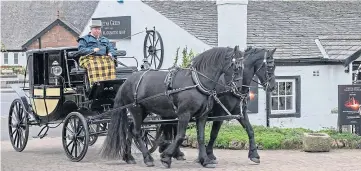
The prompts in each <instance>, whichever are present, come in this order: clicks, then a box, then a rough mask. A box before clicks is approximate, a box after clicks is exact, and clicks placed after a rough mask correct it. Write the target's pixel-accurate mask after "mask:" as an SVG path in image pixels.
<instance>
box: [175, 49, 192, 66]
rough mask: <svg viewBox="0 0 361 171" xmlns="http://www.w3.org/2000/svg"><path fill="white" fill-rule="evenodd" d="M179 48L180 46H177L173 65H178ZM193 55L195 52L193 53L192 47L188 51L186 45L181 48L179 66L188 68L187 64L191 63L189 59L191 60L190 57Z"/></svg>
mask: <svg viewBox="0 0 361 171" xmlns="http://www.w3.org/2000/svg"><path fill="white" fill-rule="evenodd" d="M179 49H180V47H178V48H177V52H176V56H175V58H174V63H173V67H175V66H179V65H178V59H179V55H178V54H179ZM194 56H195V54H194V52H193V50H192V49H191V50H190V51H189V52H188V48H187V47H185V48H183V50H182V63H181V65H180V66H179V67H181V68H188V67H189V65H190V64H191V61H192V59H193V58H194Z"/></svg>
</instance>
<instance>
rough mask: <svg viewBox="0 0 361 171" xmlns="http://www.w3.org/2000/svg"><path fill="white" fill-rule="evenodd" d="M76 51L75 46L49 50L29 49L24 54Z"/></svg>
mask: <svg viewBox="0 0 361 171" xmlns="http://www.w3.org/2000/svg"><path fill="white" fill-rule="evenodd" d="M63 50H66V51H76V50H78V47H76V46H66V47H55V48H53V47H49V48H41V49H30V50H27V51H26V53H27V54H31V53H44V52H50V51H63Z"/></svg>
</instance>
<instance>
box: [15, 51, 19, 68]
mask: <svg viewBox="0 0 361 171" xmlns="http://www.w3.org/2000/svg"><path fill="white" fill-rule="evenodd" d="M14 64H15V65H16V64H19V54H18V53H14Z"/></svg>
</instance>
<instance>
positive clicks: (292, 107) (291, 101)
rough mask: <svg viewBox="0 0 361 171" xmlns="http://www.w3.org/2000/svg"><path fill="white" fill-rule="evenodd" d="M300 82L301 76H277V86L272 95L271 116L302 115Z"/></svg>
mask: <svg viewBox="0 0 361 171" xmlns="http://www.w3.org/2000/svg"><path fill="white" fill-rule="evenodd" d="M300 84H301V82H300V76H278V77H276V88H275V90H274V91H273V92H272V93H271V97H270V100H271V116H270V117H300V98H301V93H300V91H301V90H300V86H301V85H300Z"/></svg>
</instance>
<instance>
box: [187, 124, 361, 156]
mask: <svg viewBox="0 0 361 171" xmlns="http://www.w3.org/2000/svg"><path fill="white" fill-rule="evenodd" d="M211 127H212V124H211V122H210V123H207V125H206V129H205V134H206V135H205V140H206V143H208V141H209V137H210V131H211ZM253 131H254V135H255V141H256V144H257V145H258V147H259V148H260V149H302V143H303V142H302V138H303V133H305V132H309V133H321V132H322V133H327V134H328V135H330V137H331V138H332V141H333V143H332V147H333V148H361V136H357V135H354V134H352V133H338V132H337V131H336V130H334V129H324V130H321V131H312V130H309V129H304V128H277V127H271V128H268V127H265V126H253ZM187 137H188V142H187V144H186V145H188V146H192V147H196V146H195V144H197V142H196V141H197V134H196V127H194V126H192V127H189V128H188V130H187ZM192 144H193V145H192ZM214 148H224V149H248V148H249V144H248V135H247V132H246V131H245V129H244V128H243V127H242V126H241V125H238V124H237V125H236V124H229V123H224V124H223V125H222V127H221V129H220V131H219V134H218V137H217V139H216V142H215V144H214Z"/></svg>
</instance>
